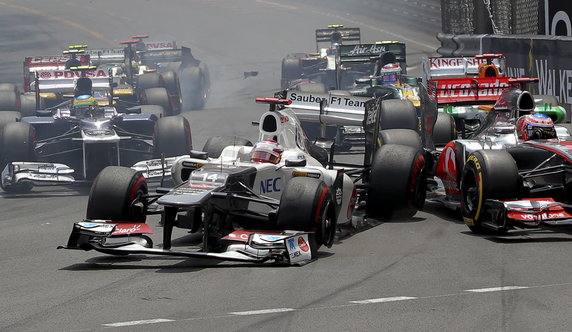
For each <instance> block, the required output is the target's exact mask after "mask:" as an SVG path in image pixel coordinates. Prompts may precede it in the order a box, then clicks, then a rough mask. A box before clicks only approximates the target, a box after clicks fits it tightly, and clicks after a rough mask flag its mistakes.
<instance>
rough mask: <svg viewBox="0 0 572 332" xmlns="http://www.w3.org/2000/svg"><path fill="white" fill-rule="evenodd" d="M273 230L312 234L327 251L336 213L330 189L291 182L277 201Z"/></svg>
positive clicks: (309, 180)
mask: <svg viewBox="0 0 572 332" xmlns="http://www.w3.org/2000/svg"><path fill="white" fill-rule="evenodd" d="M276 226H277V228H278V229H280V230H297V231H304V232H309V231H312V232H315V234H316V242H317V243H318V245H322V244H323V245H325V246H326V247H328V248H329V247H331V246H332V244H333V243H334V236H335V234H336V213H335V206H334V201H333V198H332V192H331V189H330V187H328V186H326V184H325V183H324V182H323V181H321V180H318V179H313V178H307V177H295V178H293V179H291V180H290V181H289V182H288V183H287V185H286V188H285V189H284V192H283V193H282V197H281V198H280V206H279V208H278V215H277V217H276Z"/></svg>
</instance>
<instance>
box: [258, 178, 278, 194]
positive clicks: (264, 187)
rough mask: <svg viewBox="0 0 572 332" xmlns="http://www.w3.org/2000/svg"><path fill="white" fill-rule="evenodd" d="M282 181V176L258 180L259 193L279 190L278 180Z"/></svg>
mask: <svg viewBox="0 0 572 332" xmlns="http://www.w3.org/2000/svg"><path fill="white" fill-rule="evenodd" d="M281 181H282V177H280V176H279V177H276V178H273V179H272V178H270V179H266V180H262V181H260V193H261V194H266V193H272V192H280V182H281Z"/></svg>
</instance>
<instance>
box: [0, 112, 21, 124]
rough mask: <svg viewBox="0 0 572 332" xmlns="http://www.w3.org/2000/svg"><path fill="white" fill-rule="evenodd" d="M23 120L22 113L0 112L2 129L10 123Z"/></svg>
mask: <svg viewBox="0 0 572 332" xmlns="http://www.w3.org/2000/svg"><path fill="white" fill-rule="evenodd" d="M21 118H22V114H21V113H20V112H13V111H12V112H6V111H5V112H0V128H2V127H3V126H5V125H6V124H8V123H11V122H17V121H20V119H21Z"/></svg>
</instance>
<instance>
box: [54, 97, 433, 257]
mask: <svg viewBox="0 0 572 332" xmlns="http://www.w3.org/2000/svg"><path fill="white" fill-rule="evenodd" d="M257 101H258V102H263V103H268V104H270V110H269V111H268V112H266V113H264V114H263V115H262V117H261V119H260V122H259V123H258V126H259V131H260V134H259V141H258V142H257V143H256V144H255V145H254V146H249V145H247V142H246V141H245V140H242V139H236V138H232V137H231V138H227V139H223V138H216V142H209V141H207V144H206V145H205V148H204V150H206V152H195V151H193V152H191V154H190V156H184V157H181V158H179V159H177V160H176V161H175V162H174V164H173V166H172V168H171V176H172V178H173V181H174V182H175V184H176V186H175V187H174V188H173V189H161V188H159V189H157V193H150V192H148V188H147V183H146V179H145V176H149V177H151V176H153V175H154V174H156V173H155V172H156V171H157V170H160V168H161V167H164V166H163V165H164V164H163V163H162V162H161V161H148V162H141V163H139V164H137V165H136V166H135V167H134V168H131V169H130V168H119V167H108V168H106V169H104V170H103V171H102V172H101V173H100V174H99V175H98V177H97V179H96V180H95V182H94V184H93V187H92V189H91V192H90V196H89V201H88V209H87V214H86V217H87V219H86V220H84V221H82V222H77V223H75V225H74V227H73V230H72V234H71V236H70V238H69V241H68V244H67V246H65V248H66V249H82V250H92V249H93V250H97V251H100V252H103V253H108V254H129V253H140V254H141V253H143V254H157V255H178V256H189V257H204V258H217V259H223V260H235V261H246V262H255V263H262V262H265V261H273V262H276V263H285V264H304V263H307V262H309V261H310V260H312V259H314V258H316V250H317V248H318V247H320V246H321V245H324V246H327V247H330V246H331V245H332V243H333V242H334V236H335V233H336V229H337V228H338V226H340V225H342V224H343V225H348V224H349V223H350V222H351V219H352V214H353V211H354V208H355V207H356V205H363V204H365V205H366V213H367V214H368V215H369V216H371V217H383V216H391V215H395V214H406V215H408V216H410V215H412V214H413V213H415V211H417V208H418V207H419V206H418V204H419V203H422V202H423V200H424V197H423V194H424V193H425V191H424V190H419V189H423V188H424V186H423V179H424V176H425V175H424V159H423V156H422V154H421V153H420V152H419V150H418V149H415V148H412V147H409V146H404V145H397V144H387V145H384V146H382V147H381V148H379V149H378V148H377V144H375V143H374V142H375V141H376V140H375V139H374V137H378V135H379V131H378V130H377V127H376V126H378V125H379V116H378V115H379V111H380V109H381V108H380V107H381V100H372V101H370V102H368V103H367V105H366V106H365V108H366V117H365V119H363V118H362V120H363V121H364V125H366V127H367V128H368V132H370V133H371V137H370V139H371V140H368V142H369V143H370V148H368V149H367V151H366V160H365V162H364V165H361V167H355V166H354V165H351V166H349V165H341V164H337V163H335V162H334V160H333V159H332V158H331V156H330V157H328V154H327V152H326V151H325V150H324V149H321V148H319V147H317V146H316V145H314V144H312V143H311V142H310V141H309V140H308V139H307V138H306V136H305V133H304V131H303V129H302V127H301V126H300V123H299V120H298V118H297V117H296V114H295V113H294V112H292V110H291V109H289V108H287V107H285V106H287V105H288V104H290V103H291V101H290V100H287V99H279V98H258V99H257ZM417 139H419V138H418V137H417ZM221 146H225V147H224V148H223V149H222V152H221V151H220V150H221ZM219 154H220V155H219ZM209 156H214V158H213V157H209ZM340 165H341V166H343V167H344V168H339V167H335V166H340ZM324 166H327V167H324ZM137 170H140V171H137ZM360 203H361V204H360ZM155 204H156V205H158V206H159V207H160V208H159V209H157V208H154V207H153V206H154V205H155ZM161 208H162V221H163V227H164V228H163V247H162V248H161V249H155V248H152V243H151V241H150V239H149V238H148V236H147V235H145V234H147V233H149V232H150V228H149V227H148V226H147V225H146V224H145V217H146V215H148V214H151V213H154V211H157V210H161ZM174 227H180V228H185V229H189V230H190V231H191V232H202V237H201V241H200V245H199V249H198V250H195V251H190V250H174V249H172V241H171V237H172V231H173V228H174Z"/></svg>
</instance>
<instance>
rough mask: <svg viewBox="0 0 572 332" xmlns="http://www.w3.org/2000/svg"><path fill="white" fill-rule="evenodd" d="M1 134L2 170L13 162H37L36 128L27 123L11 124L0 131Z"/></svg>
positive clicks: (0, 163)
mask: <svg viewBox="0 0 572 332" xmlns="http://www.w3.org/2000/svg"><path fill="white" fill-rule="evenodd" d="M11 113H12V112H11ZM14 113H17V112H14ZM0 133H1V136H0V167H1V169H4V167H5V166H6V164H8V163H11V162H13V161H35V159H36V158H35V156H36V155H35V147H36V132H35V130H34V127H32V126H31V125H30V124H29V123H26V122H10V123H6V124H5V125H4V127H2V129H0Z"/></svg>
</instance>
